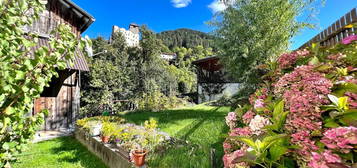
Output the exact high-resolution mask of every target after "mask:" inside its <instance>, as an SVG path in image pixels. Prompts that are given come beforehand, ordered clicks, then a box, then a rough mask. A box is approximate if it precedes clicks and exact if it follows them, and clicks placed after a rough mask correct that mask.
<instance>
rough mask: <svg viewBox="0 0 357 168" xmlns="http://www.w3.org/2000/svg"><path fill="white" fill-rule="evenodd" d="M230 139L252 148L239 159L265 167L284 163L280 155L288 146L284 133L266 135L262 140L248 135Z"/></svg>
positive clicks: (285, 151)
mask: <svg viewBox="0 0 357 168" xmlns="http://www.w3.org/2000/svg"><path fill="white" fill-rule="evenodd" d="M232 139H235V140H238V141H241V142H243V143H245V144H247V145H248V146H249V147H250V148H251V149H252V150H250V151H248V154H246V156H245V157H243V158H241V161H248V162H253V163H254V164H257V165H260V166H262V167H266V168H268V167H269V168H271V167H278V166H282V165H284V161H283V159H282V156H283V155H284V154H286V153H287V151H288V149H289V148H290V147H289V146H288V143H287V135H285V134H278V135H271V136H266V137H264V138H262V140H260V139H256V140H254V139H252V138H248V137H232ZM252 158H254V159H252Z"/></svg>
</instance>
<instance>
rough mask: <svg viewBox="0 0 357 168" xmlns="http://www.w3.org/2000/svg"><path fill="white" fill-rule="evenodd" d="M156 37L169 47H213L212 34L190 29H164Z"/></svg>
mask: <svg viewBox="0 0 357 168" xmlns="http://www.w3.org/2000/svg"><path fill="white" fill-rule="evenodd" d="M157 38H158V39H161V40H162V41H163V43H164V44H165V45H166V46H167V47H169V48H170V49H172V48H174V47H185V48H193V47H196V46H198V45H202V46H203V47H204V48H209V47H211V48H213V49H214V48H215V47H214V46H213V36H211V35H209V34H207V33H204V32H200V31H196V30H191V29H177V30H172V31H164V32H161V33H158V34H157Z"/></svg>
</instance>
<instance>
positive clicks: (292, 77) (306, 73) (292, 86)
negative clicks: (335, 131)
mask: <svg viewBox="0 0 357 168" xmlns="http://www.w3.org/2000/svg"><path fill="white" fill-rule="evenodd" d="M274 86H275V89H274V93H275V94H276V95H282V97H283V99H284V100H285V102H286V105H287V107H289V108H288V110H289V111H290V115H289V116H288V118H287V123H286V126H287V128H288V129H290V130H291V131H293V132H295V131H298V130H317V129H321V124H322V122H321V119H322V118H321V113H322V111H321V110H319V109H318V107H319V106H321V105H323V104H327V103H329V101H328V99H327V95H328V94H330V93H331V90H330V89H331V88H332V86H333V84H332V82H331V81H330V80H328V79H326V78H325V77H324V76H323V74H321V73H319V72H316V71H315V70H314V66H312V65H305V66H300V67H297V68H295V70H294V71H293V72H291V73H288V74H285V75H284V76H283V77H281V78H280V80H279V81H278V82H277V83H276V84H275V85H274Z"/></svg>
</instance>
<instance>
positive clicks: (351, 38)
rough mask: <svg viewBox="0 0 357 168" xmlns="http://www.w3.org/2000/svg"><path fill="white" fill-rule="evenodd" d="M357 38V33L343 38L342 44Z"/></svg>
mask: <svg viewBox="0 0 357 168" xmlns="http://www.w3.org/2000/svg"><path fill="white" fill-rule="evenodd" d="M356 40H357V35H351V36H348V37H346V38H344V39H343V40H342V44H350V43H352V42H353V41H356Z"/></svg>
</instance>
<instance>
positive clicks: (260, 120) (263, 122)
mask: <svg viewBox="0 0 357 168" xmlns="http://www.w3.org/2000/svg"><path fill="white" fill-rule="evenodd" d="M267 125H271V123H270V121H269V119H268V118H264V117H262V116H260V115H256V116H255V117H254V118H253V119H252V120H251V121H250V123H249V128H250V130H251V131H252V133H253V134H255V135H260V134H262V133H263V132H264V130H263V128H264V127H265V126H267Z"/></svg>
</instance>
